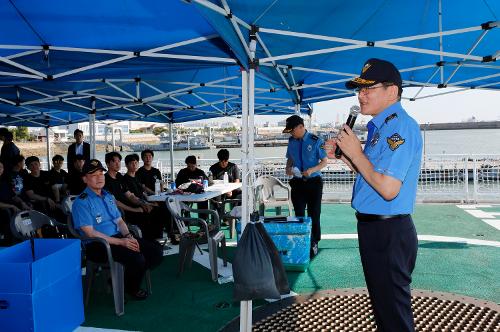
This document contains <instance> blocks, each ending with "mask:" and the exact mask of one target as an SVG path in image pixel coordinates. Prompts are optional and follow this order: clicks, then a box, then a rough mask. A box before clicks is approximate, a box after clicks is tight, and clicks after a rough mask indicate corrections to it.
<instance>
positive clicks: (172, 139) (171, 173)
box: [168, 122, 175, 182]
mask: <svg viewBox="0 0 500 332" xmlns="http://www.w3.org/2000/svg"><path fill="white" fill-rule="evenodd" d="M168 131H169V136H170V179H171V180H172V182H174V181H175V178H174V126H173V124H172V122H170V123H169V124H168Z"/></svg>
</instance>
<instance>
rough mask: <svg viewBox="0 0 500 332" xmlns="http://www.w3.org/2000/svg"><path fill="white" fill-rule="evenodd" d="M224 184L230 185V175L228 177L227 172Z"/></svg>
mask: <svg viewBox="0 0 500 332" xmlns="http://www.w3.org/2000/svg"><path fill="white" fill-rule="evenodd" d="M223 179H224V184H228V183H229V175H227V172H224V178H223Z"/></svg>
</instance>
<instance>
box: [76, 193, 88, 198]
mask: <svg viewBox="0 0 500 332" xmlns="http://www.w3.org/2000/svg"><path fill="white" fill-rule="evenodd" d="M88 196H89V195H88V194H87V193H86V192H83V193H81V194H80V195H79V196H78V198H80V199H86V198H87V197H88Z"/></svg>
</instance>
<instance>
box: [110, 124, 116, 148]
mask: <svg viewBox="0 0 500 332" xmlns="http://www.w3.org/2000/svg"><path fill="white" fill-rule="evenodd" d="M111 148H112V150H111V151H113V152H115V151H116V149H115V148H116V141H115V127H113V126H111Z"/></svg>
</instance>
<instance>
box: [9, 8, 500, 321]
mask: <svg viewBox="0 0 500 332" xmlns="http://www.w3.org/2000/svg"><path fill="white" fill-rule="evenodd" d="M191 2H192V3H194V5H189V4H186V3H183V2H181V1H168V2H164V1H161V2H160V1H147V2H141V1H137V0H126V1H104V2H102V1H96V0H91V1H85V2H76V3H75V2H70V3H68V2H66V1H55V0H54V1H49V2H43V3H42V2H34V1H28V0H24V1H21V0H19V1H14V0H12V1H10V2H9V4H8V5H6V6H2V7H1V8H0V18H1V19H2V20H1V22H2V23H1V24H2V26H3V27H4V29H3V31H9V34H4V35H2V36H1V37H0V114H3V116H2V115H0V123H3V124H11V125H18V124H23V125H33V122H34V121H36V123H42V124H44V125H45V126H51V125H56V124H61V123H65V122H66V123H67V122H71V121H73V122H76V121H83V120H85V119H86V117H87V116H88V114H91V116H90V118H91V119H97V120H101V119H103V120H104V119H127V120H128V119H138V120H143V121H148V120H149V121H156V122H168V123H172V122H183V121H190V120H196V119H202V118H208V117H212V116H223V115H228V114H238V113H241V114H242V121H243V127H244V129H245V130H246V131H245V133H244V135H243V142H242V143H243V144H242V145H243V149H244V150H245V156H244V157H243V160H242V162H243V171H244V178H243V182H244V187H245V188H249V187H250V185H251V179H250V174H251V173H252V160H253V156H252V154H251V148H252V145H253V142H252V137H253V136H252V135H249V132H248V128H249V127H251V126H252V125H253V114H254V110H255V113H257V114H258V113H259V112H274V113H290V112H293V111H301V110H302V111H307V110H308V109H309V108H308V103H311V102H316V101H321V100H327V99H334V98H342V97H346V96H352V95H353V93H352V92H351V91H347V90H346V89H345V87H344V82H345V81H346V80H348V79H350V78H351V77H354V76H357V75H358V74H359V71H360V68H361V66H362V64H363V63H364V61H365V60H366V59H368V58H371V57H380V58H385V59H389V60H391V61H393V62H394V63H395V64H396V65H397V67H398V68H399V69H400V70H401V72H402V74H403V80H404V84H405V86H417V87H418V86H420V87H424V86H434V87H440V88H443V89H444V88H446V87H458V88H463V89H471V88H483V89H498V88H500V80H499V79H498V78H499V77H500V72H499V69H500V66H498V64H497V63H496V62H495V60H497V59H498V57H499V56H500V51H499V45H500V32H499V29H498V25H499V22H498V16H499V14H500V2H498V1H495V0H482V1H476V2H474V3H473V4H472V6H471V2H470V1H466V0H455V1H451V0H424V1H415V2H406V1H396V0H371V1H367V0H363V1H357V2H352V1H351V2H347V1H342V0H317V1H302V0H290V1H282V2H279V1H276V0H254V1H252V2H248V1H243V0H232V1H228V0H211V1H208V0H191ZM471 7H472V8H471ZM249 36H251V37H249ZM240 67H243V68H244V69H245V70H244V71H242V72H241V76H240V69H239V68H240ZM240 83H241V85H240ZM254 86H255V88H254ZM271 91H272V92H271ZM443 91H446V90H443ZM445 93H446V92H445ZM240 94H241V97H240ZM421 94H422V92H421V91H419V92H418V93H417V94H415V95H411V96H408V95H404V98H407V99H411V100H418V99H419V98H424V97H426V96H422V95H421ZM233 98H234V99H233ZM292 103H293V104H295V106H294V108H293V107H291V104H292ZM92 121H93V120H92ZM246 194H247V197H246V198H245V197H244V200H246V203H247V204H243V207H247V206H251V196H250V195H249V191H248V190H246ZM244 215H245V216H246V215H248V210H247V211H244ZM244 305H245V306H246V307H245V308H244V310H245V312H246V313H248V311H249V310H250V309H251V305H249V304H248V303H247V304H244ZM242 318H243V319H246V321H245V322H244V325H245V326H246V328H247V329H248V326H251V316H250V318H249V316H248V315H245V314H242ZM248 324H250V325H248Z"/></svg>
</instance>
